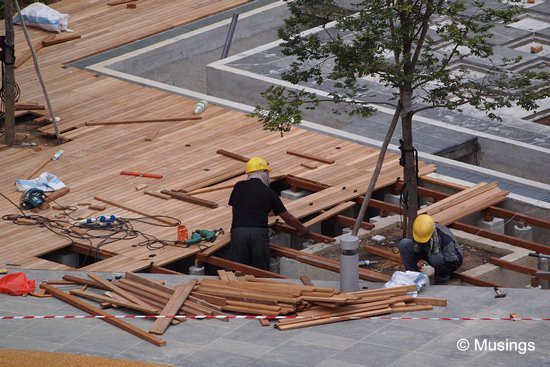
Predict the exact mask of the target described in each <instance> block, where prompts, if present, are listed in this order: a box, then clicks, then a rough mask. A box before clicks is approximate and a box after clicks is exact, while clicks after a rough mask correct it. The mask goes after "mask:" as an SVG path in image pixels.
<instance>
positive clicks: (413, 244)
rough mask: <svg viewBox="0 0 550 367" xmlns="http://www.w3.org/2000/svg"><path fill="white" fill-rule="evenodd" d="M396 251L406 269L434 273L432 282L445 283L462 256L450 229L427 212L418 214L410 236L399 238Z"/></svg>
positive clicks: (459, 264) (462, 258)
mask: <svg viewBox="0 0 550 367" xmlns="http://www.w3.org/2000/svg"><path fill="white" fill-rule="evenodd" d="M399 252H400V253H401V259H403V264H405V269H406V270H411V271H421V272H423V273H425V274H426V275H428V276H431V275H434V272H435V284H447V283H448V282H449V280H450V279H451V274H452V273H453V272H454V271H455V270H456V269H458V268H459V267H460V266H461V265H462V261H463V260H464V256H463V255H462V252H461V251H460V248H459V247H458V241H457V239H456V237H455V236H454V235H453V234H452V232H451V231H450V230H449V229H448V228H447V227H445V226H443V225H441V224H436V223H435V220H434V219H433V218H432V217H431V216H429V215H427V214H421V215H419V216H418V217H416V219H415V220H414V223H413V239H412V240H411V239H409V238H404V239H402V240H401V242H399Z"/></svg>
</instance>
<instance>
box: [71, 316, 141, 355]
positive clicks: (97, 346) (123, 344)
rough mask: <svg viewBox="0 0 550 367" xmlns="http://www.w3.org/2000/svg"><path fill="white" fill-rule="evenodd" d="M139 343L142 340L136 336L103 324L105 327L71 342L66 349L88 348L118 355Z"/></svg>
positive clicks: (102, 326) (100, 327)
mask: <svg viewBox="0 0 550 367" xmlns="http://www.w3.org/2000/svg"><path fill="white" fill-rule="evenodd" d="M141 342H142V340H141V339H139V338H138V337H137V336H134V335H131V334H129V333H127V332H126V331H124V330H121V329H119V328H116V327H115V326H112V325H109V324H106V323H105V325H101V326H99V327H97V328H95V329H94V330H91V331H89V332H87V333H85V334H82V335H81V336H79V337H78V338H76V339H73V340H71V341H70V342H69V343H68V345H67V347H71V348H87V347H89V348H91V349H93V350H100V351H102V352H104V353H108V354H118V353H121V352H123V351H125V350H126V349H128V348H131V347H133V346H134V345H137V344H139V343H141Z"/></svg>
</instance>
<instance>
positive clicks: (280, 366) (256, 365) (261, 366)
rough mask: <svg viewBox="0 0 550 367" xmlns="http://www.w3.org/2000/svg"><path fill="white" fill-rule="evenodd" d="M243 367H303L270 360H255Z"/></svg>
mask: <svg viewBox="0 0 550 367" xmlns="http://www.w3.org/2000/svg"><path fill="white" fill-rule="evenodd" d="M245 367H304V366H303V365H301V364H294V363H285V362H279V361H274V360H272V359H265V358H256V359H253V360H252V361H250V362H248V363H247V364H245Z"/></svg>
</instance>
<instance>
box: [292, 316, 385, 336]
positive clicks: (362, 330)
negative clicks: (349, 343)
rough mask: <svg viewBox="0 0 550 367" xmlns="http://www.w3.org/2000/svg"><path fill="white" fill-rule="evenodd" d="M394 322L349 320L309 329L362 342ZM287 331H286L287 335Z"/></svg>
mask: <svg viewBox="0 0 550 367" xmlns="http://www.w3.org/2000/svg"><path fill="white" fill-rule="evenodd" d="M392 322H394V321H391V320H349V321H342V322H336V323H333V324H326V325H319V326H314V327H310V328H308V330H310V331H314V332H316V333H320V334H326V335H334V336H341V337H344V338H350V339H355V340H360V339H362V338H364V337H365V336H368V335H370V334H372V333H375V332H376V331H378V330H380V329H381V328H383V327H385V326H387V325H389V324H390V323H392ZM286 332H287V331H285V333H286Z"/></svg>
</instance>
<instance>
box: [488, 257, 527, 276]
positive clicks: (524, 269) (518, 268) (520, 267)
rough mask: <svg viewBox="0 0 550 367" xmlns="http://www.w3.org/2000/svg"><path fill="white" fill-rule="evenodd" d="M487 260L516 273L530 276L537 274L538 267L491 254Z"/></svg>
mask: <svg viewBox="0 0 550 367" xmlns="http://www.w3.org/2000/svg"><path fill="white" fill-rule="evenodd" d="M489 262H490V263H491V264H493V265H498V266H500V267H501V268H503V269H506V270H511V271H515V272H516V273H521V274H527V275H530V276H532V277H534V276H536V275H537V271H538V269H535V268H530V267H528V266H525V265H519V264H514V263H512V262H510V261H506V260H502V259H499V258H497V257H494V256H491V257H490V258H489Z"/></svg>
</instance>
